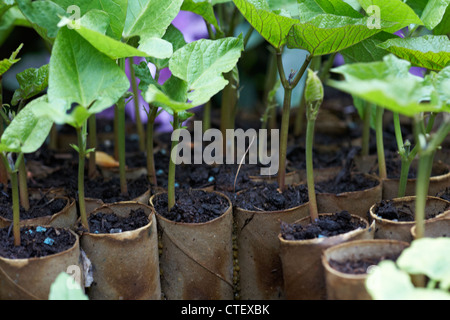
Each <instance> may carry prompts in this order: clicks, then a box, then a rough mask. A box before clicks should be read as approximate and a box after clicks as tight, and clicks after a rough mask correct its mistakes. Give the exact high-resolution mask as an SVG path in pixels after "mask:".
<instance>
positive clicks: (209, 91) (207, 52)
mask: <svg viewBox="0 0 450 320" xmlns="http://www.w3.org/2000/svg"><path fill="white" fill-rule="evenodd" d="M243 49H244V48H243V41H242V37H239V38H223V39H219V40H208V39H200V40H197V41H194V42H191V43H189V44H187V45H185V46H184V47H182V48H181V49H179V50H177V51H176V52H175V53H174V55H173V56H172V58H171V59H170V61H169V69H170V70H171V72H172V76H171V77H170V79H169V80H168V81H166V82H165V83H164V85H163V86H162V87H161V86H158V85H155V84H149V86H148V90H147V91H146V92H145V94H144V99H145V100H146V101H147V102H149V103H156V104H157V105H159V106H161V107H162V108H164V109H166V110H168V111H169V112H171V110H172V111H173V112H181V111H184V110H188V109H190V108H193V107H196V106H199V105H201V104H204V103H206V102H208V101H209V100H210V99H211V97H212V96H214V95H215V94H216V93H218V92H219V91H220V90H222V89H223V88H224V87H225V86H226V85H227V84H228V81H227V80H225V78H224V77H223V73H226V72H229V71H231V70H232V69H233V68H234V66H235V65H236V63H237V61H238V60H239V58H240V56H241V52H242V50H243ZM147 82H148V83H150V82H151V81H147Z"/></svg>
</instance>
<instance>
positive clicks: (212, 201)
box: [153, 190, 229, 223]
mask: <svg viewBox="0 0 450 320" xmlns="http://www.w3.org/2000/svg"><path fill="white" fill-rule="evenodd" d="M167 203H168V200H167V193H163V194H160V195H159V196H157V197H155V198H154V200H153V206H154V208H155V210H156V212H158V214H160V215H161V216H163V217H165V218H166V219H169V220H171V221H175V222H184V223H203V222H207V221H210V220H213V219H216V218H218V217H220V216H221V215H222V214H224V213H225V212H226V211H227V210H228V208H229V202H228V200H227V199H226V198H225V197H223V196H221V195H218V194H217V193H213V192H206V191H204V190H178V191H176V192H175V205H174V206H173V207H172V209H171V210H170V211H169V210H168V208H167Z"/></svg>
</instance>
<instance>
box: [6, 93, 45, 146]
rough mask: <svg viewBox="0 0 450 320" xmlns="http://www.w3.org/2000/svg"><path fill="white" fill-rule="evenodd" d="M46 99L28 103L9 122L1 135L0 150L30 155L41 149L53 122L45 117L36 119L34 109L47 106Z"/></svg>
mask: <svg viewBox="0 0 450 320" xmlns="http://www.w3.org/2000/svg"><path fill="white" fill-rule="evenodd" d="M46 99H47V98H46V97H45V96H44V97H40V98H38V99H35V100H33V101H31V102H30V103H28V104H27V105H26V106H25V107H24V108H23V109H22V110H21V111H20V112H19V113H18V114H17V115H16V116H15V117H14V119H13V120H12V121H11V123H10V124H9V125H8V127H7V128H6V129H5V131H4V132H3V134H2V137H1V145H2V149H3V150H6V151H9V152H17V153H19V152H23V153H32V152H35V151H36V150H37V149H39V148H40V147H41V145H42V144H43V143H44V141H45V139H46V138H47V136H48V134H49V132H50V129H51V127H52V125H53V121H52V120H50V119H49V118H46V117H37V116H36V115H35V113H34V111H33V110H34V109H35V108H39V105H40V104H47V101H46Z"/></svg>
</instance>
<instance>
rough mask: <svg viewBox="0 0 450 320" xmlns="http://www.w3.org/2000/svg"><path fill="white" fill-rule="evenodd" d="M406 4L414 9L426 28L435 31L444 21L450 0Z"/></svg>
mask: <svg viewBox="0 0 450 320" xmlns="http://www.w3.org/2000/svg"><path fill="white" fill-rule="evenodd" d="M406 3H407V4H408V5H410V6H411V8H413V9H414V12H416V13H417V15H418V16H419V17H420V19H421V20H422V22H423V23H424V25H425V27H426V28H427V29H429V30H433V29H434V28H435V27H436V26H437V25H438V24H439V23H440V22H441V21H442V18H443V17H444V14H445V11H446V9H447V8H448V5H449V4H450V0H429V1H425V0H423V1H411V0H410V1H407V2H406Z"/></svg>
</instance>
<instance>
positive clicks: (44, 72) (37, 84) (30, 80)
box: [11, 64, 48, 106]
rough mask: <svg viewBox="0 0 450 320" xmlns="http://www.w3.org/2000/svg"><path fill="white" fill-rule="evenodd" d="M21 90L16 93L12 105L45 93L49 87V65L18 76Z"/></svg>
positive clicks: (26, 71)
mask: <svg viewBox="0 0 450 320" xmlns="http://www.w3.org/2000/svg"><path fill="white" fill-rule="evenodd" d="M16 78H17V82H18V83H19V88H18V89H17V90H16V91H14V95H13V98H12V100H11V104H12V105H13V106H15V105H16V104H17V103H19V101H20V100H27V99H30V98H32V97H34V96H35V95H37V94H39V93H41V92H42V91H44V90H45V89H46V88H47V86H48V64H46V65H43V66H42V67H40V68H29V69H26V70H24V71H23V72H20V73H18V74H17V75H16Z"/></svg>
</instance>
